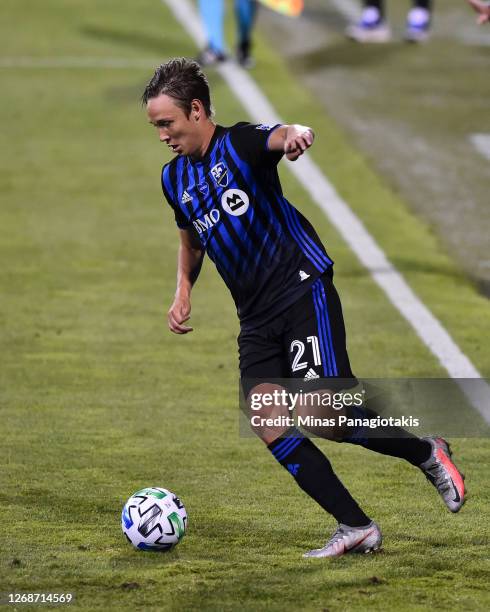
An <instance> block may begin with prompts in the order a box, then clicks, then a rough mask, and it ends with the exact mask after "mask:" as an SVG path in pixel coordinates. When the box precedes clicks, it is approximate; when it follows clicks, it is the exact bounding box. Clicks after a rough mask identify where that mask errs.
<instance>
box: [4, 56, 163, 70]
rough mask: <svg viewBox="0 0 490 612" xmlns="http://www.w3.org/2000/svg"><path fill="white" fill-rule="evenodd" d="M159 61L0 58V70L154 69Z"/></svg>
mask: <svg viewBox="0 0 490 612" xmlns="http://www.w3.org/2000/svg"><path fill="white" fill-rule="evenodd" d="M159 64H161V59H154V60H153V59H151V58H147V59H144V58H142V59H136V58H135V59H125V58H120V57H82V56H79V57H70V56H64V57H0V68H102V69H105V68H115V69H124V68H154V67H155V66H158V65H159Z"/></svg>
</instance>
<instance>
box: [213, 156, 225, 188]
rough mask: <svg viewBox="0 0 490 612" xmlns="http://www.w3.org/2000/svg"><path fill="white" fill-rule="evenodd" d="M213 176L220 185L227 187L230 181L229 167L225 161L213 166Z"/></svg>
mask: <svg viewBox="0 0 490 612" xmlns="http://www.w3.org/2000/svg"><path fill="white" fill-rule="evenodd" d="M211 176H212V177H213V179H214V181H215V183H216V184H217V185H219V187H227V186H228V181H229V173H228V168H227V167H226V165H225V164H224V163H223V162H219V163H217V164H216V166H213V167H212V168H211Z"/></svg>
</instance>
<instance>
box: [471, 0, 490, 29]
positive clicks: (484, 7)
mask: <svg viewBox="0 0 490 612" xmlns="http://www.w3.org/2000/svg"><path fill="white" fill-rule="evenodd" d="M467 2H468V4H470V5H471V6H472V7H473V8H474V9H475V11H476V12H477V13H478V19H477V21H478V23H479V24H480V25H481V24H482V23H490V4H488V3H487V2H481V1H480V0H467Z"/></svg>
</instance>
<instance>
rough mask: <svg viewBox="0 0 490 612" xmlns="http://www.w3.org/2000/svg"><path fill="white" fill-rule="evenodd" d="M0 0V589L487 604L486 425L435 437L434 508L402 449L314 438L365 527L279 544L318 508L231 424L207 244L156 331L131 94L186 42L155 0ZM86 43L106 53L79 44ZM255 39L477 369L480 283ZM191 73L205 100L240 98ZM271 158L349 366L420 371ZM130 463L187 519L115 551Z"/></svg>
mask: <svg viewBox="0 0 490 612" xmlns="http://www.w3.org/2000/svg"><path fill="white" fill-rule="evenodd" d="M0 15H1V19H0V24H1V26H0V28H1V34H2V52H1V53H2V56H3V59H2V63H1V64H0V65H1V66H2V67H0V78H1V81H2V98H1V102H0V108H1V116H2V125H3V128H2V130H3V138H2V147H1V150H0V156H1V170H0V172H1V174H0V190H1V194H2V205H1V209H0V233H1V242H0V254H1V261H2V266H1V268H0V288H1V289H0V290H1V296H2V297H1V307H0V322H1V328H0V339H1V345H2V361H1V364H2V367H1V368H0V402H1V404H0V410H1V427H2V432H1V433H2V453H1V459H0V461H1V463H2V466H1V472H0V473H1V489H0V495H1V497H0V504H1V508H2V515H3V521H2V525H1V541H2V551H3V552H2V553H1V558H0V591H1V592H4V593H5V592H11V591H35V592H39V591H45V592H47V591H51V592H68V591H69V592H73V593H74V594H75V604H74V606H75V607H76V608H79V609H86V610H94V609H114V610H117V609H123V608H128V609H145V610H146V609H154V610H170V609H176V608H180V609H183V610H196V609H203V610H237V609H241V610H251V611H252V610H265V609H267V610H284V609H286V608H290V609H293V610H295V609H299V608H301V609H304V610H317V611H321V610H331V611H336V610H345V609H347V610H351V609H365V608H370V609H377V610H386V609H400V610H425V609H429V608H431V609H452V610H463V609H465V610H485V609H488V608H489V607H490V595H489V593H488V581H489V577H490V567H489V558H488V542H489V537H490V529H489V526H488V525H489V510H488V509H489V501H490V500H489V498H490V495H489V485H490V482H489V477H488V468H487V465H486V461H487V457H488V446H489V445H488V440H487V439H483V438H474V439H463V438H459V439H455V440H453V447H454V449H455V451H456V453H457V458H458V462H459V464H460V465H461V468H462V469H463V471H464V472H465V473H466V474H467V479H468V486H469V490H470V495H471V497H470V499H469V502H468V504H467V505H466V506H465V508H464V509H463V511H462V512H461V513H460V514H458V515H455V516H453V515H450V514H449V513H448V512H447V511H446V510H445V509H444V507H443V505H442V503H441V502H440V500H439V499H438V498H437V497H436V494H435V493H434V491H433V490H432V488H431V487H430V486H429V485H428V484H426V483H425V481H424V479H423V477H422V476H421V474H419V473H417V472H416V471H415V470H413V469H412V468H410V467H408V466H406V465H405V464H402V463H401V462H399V461H396V460H390V459H388V458H385V457H381V456H377V455H376V456H375V455H372V454H368V453H367V452H366V451H363V450H362V449H357V448H352V447H346V446H344V445H342V446H340V445H333V444H330V445H329V444H328V443H324V444H321V443H320V445H321V447H322V448H323V449H325V451H326V452H327V454H328V456H329V457H330V458H331V460H332V463H333V464H334V466H335V468H336V470H337V471H338V473H339V475H340V476H341V477H342V479H343V480H344V481H345V483H346V484H347V485H348V486H349V488H350V489H351V490H352V492H353V494H354V495H355V496H356V497H357V498H358V499H359V500H360V501H361V502H362V503H363V506H364V507H365V509H366V511H367V512H368V513H370V514H372V515H373V516H374V517H375V518H376V520H378V521H379V522H380V524H381V525H382V528H383V531H384V535H385V544H384V551H383V552H382V553H381V554H378V555H376V556H374V557H370V558H357V557H345V558H342V559H340V560H337V561H334V562H314V561H313V560H310V561H307V560H304V559H302V557H301V554H302V553H303V552H304V551H305V550H307V549H308V548H310V547H312V546H317V545H320V544H321V543H322V541H323V540H324V539H325V538H326V537H327V536H328V535H329V534H330V532H331V531H332V530H333V528H334V522H333V520H330V519H329V518H328V517H325V515H324V513H323V512H322V511H321V510H320V509H319V508H317V507H316V506H315V505H314V504H313V502H310V500H308V499H307V498H306V497H305V496H304V495H303V494H302V493H301V492H300V491H298V490H297V488H296V487H295V485H294V483H293V482H292V481H291V478H290V476H289V475H288V474H287V473H286V472H285V471H284V470H281V469H280V468H279V467H278V466H277V465H276V464H275V462H274V460H273V459H272V458H271V456H270V455H269V453H268V452H266V451H265V450H264V449H263V448H262V447H261V444H260V443H259V442H258V441H257V440H254V439H246V438H240V437H239V435H238V408H237V393H238V385H237V380H238V371H237V358H236V335H237V333H238V325H237V321H236V315H235V313H234V307H233V304H232V301H231V298H230V297H229V295H228V293H227V290H226V288H225V287H223V286H222V283H221V280H220V279H219V277H218V275H217V274H216V272H215V271H214V269H213V268H212V265H211V264H210V262H206V264H205V266H204V269H203V273H202V278H200V279H199V282H198V285H197V287H196V291H195V296H194V301H193V317H192V323H193V326H194V327H195V331H194V333H193V334H190V335H188V336H185V337H176V336H172V335H171V334H170V333H168V331H167V329H166V322H165V312H166V309H167V307H168V305H169V303H170V301H171V297H172V295H173V291H174V282H175V281H174V276H175V255H176V231H175V227H174V224H173V220H172V215H171V213H170V211H169V209H168V208H167V207H165V206H163V204H162V196H161V193H160V186H159V170H160V166H161V163H162V161H163V160H165V159H166V155H167V153H166V152H165V151H164V150H163V149H162V146H161V145H160V143H159V142H158V139H157V137H156V134H155V133H154V131H153V128H151V127H150V126H148V125H147V123H146V118H145V115H144V112H143V110H142V109H141V108H140V106H139V96H140V94H141V90H142V87H143V86H144V84H145V82H146V81H147V80H148V78H149V77H150V76H151V74H152V66H154V64H155V63H157V62H158V61H160V60H161V59H165V58H167V57H170V56H175V55H194V54H195V48H194V47H193V45H192V43H191V42H190V41H189V40H188V39H187V38H186V36H185V35H184V33H183V32H182V30H181V29H180V28H179V26H178V25H177V24H176V23H175V21H174V20H173V17H172V16H171V14H170V13H169V12H168V10H167V9H166V8H165V6H164V5H162V3H160V2H159V1H158V0H139V1H138V3H136V2H121V1H118V2H116V0H105V2H103V3H100V2H95V0H69V1H67V2H62V1H61V0H44V2H43V3H39V2H38V1H36V0H4V1H3V2H2V5H1V7H0ZM63 58H64V59H65V60H66V63H67V67H65V68H63V67H60V65H59V64H60V59H61V60H63ZM67 58H68V59H67ZM70 58H72V59H70ZM7 59H8V61H7ZM101 59H103V60H104V61H105V62H108V61H113V63H119V65H120V67H118V68H107V67H106V68H104V67H103V66H99V67H97V64H98V63H100V60H101ZM257 59H258V66H257V68H256V69H255V71H254V73H253V74H254V77H255V78H256V79H257V81H258V82H259V84H260V85H261V86H262V87H263V89H264V91H265V92H266V93H267V95H268V96H269V98H270V99H271V101H272V102H273V104H274V105H275V106H276V107H277V109H278V111H279V112H280V114H281V115H282V116H283V117H284V118H285V120H286V121H291V122H292V121H299V122H304V123H311V124H313V125H314V127H315V131H316V133H317V143H316V144H315V149H314V150H313V151H312V155H313V157H314V158H315V160H316V161H318V162H319V163H320V164H321V166H322V167H324V168H325V169H326V171H327V172H328V176H329V177H330V178H331V180H332V181H333V182H334V184H335V186H336V188H337V189H338V190H339V192H340V193H341V194H342V196H343V197H344V198H345V199H346V200H347V201H348V202H349V204H350V205H351V206H352V207H353V208H354V210H355V211H356V212H357V213H358V214H359V215H360V216H361V218H362V219H363V221H364V222H365V224H366V225H367V227H368V229H369V230H370V231H371V232H372V233H373V234H374V235H375V237H376V238H377V240H378V241H379V242H380V244H381V245H382V246H383V248H384V249H385V251H386V252H387V254H388V255H389V257H390V259H391V260H392V261H393V262H394V263H395V265H396V266H397V267H398V268H399V269H400V270H401V271H402V272H403V274H404V275H405V277H406V278H407V280H408V281H409V283H410V284H411V286H412V287H413V288H414V289H415V290H416V292H417V294H418V295H419V296H420V297H421V298H422V299H423V300H424V302H425V303H426V304H427V305H428V306H429V307H430V308H431V310H432V311H433V312H434V313H435V314H436V316H438V317H439V319H440V320H441V321H442V322H443V324H444V325H445V326H446V327H447V329H448V330H449V331H450V333H451V334H452V336H453V337H454V339H455V340H456V341H457V342H458V344H459V345H460V347H461V348H462V350H463V351H465V352H466V354H467V355H468V356H469V357H470V358H471V359H472V361H473V363H474V364H475V366H476V367H477V368H478V369H479V371H480V372H482V374H483V375H484V376H487V377H488V376H490V353H489V351H488V343H489V340H490V338H489V330H490V312H489V308H488V301H487V300H486V299H485V298H483V297H482V296H481V295H479V294H478V292H477V291H476V289H475V288H474V286H473V285H472V284H471V283H470V282H469V281H467V280H466V279H465V277H464V276H463V274H462V273H461V272H459V271H458V267H457V265H456V264H455V262H454V261H452V260H451V259H450V257H449V256H448V255H447V254H446V252H445V250H444V248H443V247H442V246H441V245H440V243H439V242H438V240H437V239H436V238H435V237H434V235H433V234H432V232H431V231H430V230H429V229H428V228H427V226H426V225H425V224H424V223H422V222H421V221H420V220H419V219H417V218H416V217H414V216H412V215H411V213H410V212H409V211H408V209H407V207H406V206H405V203H404V202H403V201H402V200H401V199H400V197H399V196H398V195H397V194H396V193H394V192H393V190H391V189H390V188H389V187H387V186H386V185H385V184H384V182H383V180H382V179H381V178H380V177H379V176H378V175H377V174H376V173H375V172H374V171H373V169H372V168H371V166H370V164H369V163H368V162H367V161H366V159H365V158H364V157H363V156H362V155H361V154H359V152H358V151H357V150H356V149H355V148H353V146H352V144H351V143H350V141H349V140H348V139H346V138H345V136H344V134H343V133H342V131H341V130H340V129H339V128H338V127H337V125H336V124H335V122H334V121H333V120H332V119H331V118H330V117H329V116H328V115H326V114H325V111H324V109H323V108H322V106H321V105H320V104H319V103H318V102H317V101H316V100H315V99H314V98H313V97H312V96H311V94H309V93H308V92H307V91H305V90H302V89H301V88H299V87H297V86H296V83H295V81H294V78H293V77H292V76H291V74H290V73H289V72H288V70H287V67H286V66H285V64H284V62H283V60H281V58H280V57H279V56H278V55H277V54H276V53H275V51H274V50H273V49H272V48H271V47H270V46H268V45H267V43H266V41H264V39H259V40H258V44H257ZM40 60H43V61H44V63H42V62H40ZM36 62H37V63H36ZM77 62H78V64H79V65H85V66H89V67H83V66H81V67H78V68H75V67H73V66H74V65H75V64H76V63H77ZM16 64H17V67H15V65H16ZM19 64H23V66H24V67H20V66H19ZM138 64H140V66H141V67H138ZM8 66H10V67H8ZM12 66H14V67H12ZM29 66H31V67H29ZM42 66H44V67H42ZM50 66H51V67H50ZM90 66H91V67H90ZM121 66H127V67H126V68H124V67H121ZM271 73H273V74H274V79H271V78H270V74H271ZM210 79H211V81H212V85H213V88H214V94H215V95H214V97H215V106H216V107H217V109H218V115H217V119H218V120H219V122H220V123H223V124H230V123H234V122H235V121H237V120H239V119H242V118H245V117H244V115H243V112H242V110H241V107H240V104H239V101H237V100H235V99H234V98H232V97H231V96H230V94H229V92H228V91H227V89H226V87H225V85H224V84H223V83H222V82H221V81H220V80H219V78H218V77H217V75H215V74H213V73H210ZM285 91H287V92H288V94H287V95H284V92H285ZM283 179H284V181H283V182H284V188H285V192H286V194H288V195H289V196H290V199H291V200H292V201H293V202H297V203H298V205H299V208H301V210H302V211H303V212H305V214H306V215H307V216H308V217H309V218H310V219H311V220H312V222H313V223H314V225H315V226H316V227H317V228H318V231H319V233H320V235H321V236H322V239H323V240H324V242H325V243H326V244H327V246H328V250H329V252H330V253H331V254H332V255H333V256H334V259H335V260H336V262H337V263H336V278H337V279H338V280H337V285H338V287H339V290H340V292H341V295H342V298H343V304H344V309H345V315H346V319H347V327H348V334H349V348H350V353H351V356H352V362H353V365H354V369H355V371H356V372H357V373H359V375H361V376H365V377H368V376H376V377H397V376H419V377H424V376H426V377H436V376H444V370H443V369H442V367H441V366H440V365H439V364H438V363H437V362H436V360H435V358H434V357H433V356H432V355H431V353H429V351H428V350H427V349H426V348H425V347H424V346H423V345H422V343H421V342H420V341H419V340H418V338H417V336H416V335H415V334H414V333H413V331H412V330H411V329H410V328H409V326H408V324H407V323H406V322H405V321H404V320H403V319H402V318H401V316H400V315H399V314H398V313H397V312H396V311H395V310H394V309H393V307H392V306H391V305H390V304H389V302H388V301H387V299H386V297H385V296H384V295H383V294H382V293H381V291H380V290H379V289H378V288H377V286H375V285H374V283H373V282H372V280H371V279H370V278H369V276H368V275H367V273H366V272H365V270H364V269H363V268H362V267H361V265H360V264H359V262H358V261H357V260H356V259H355V257H354V256H353V254H352V253H351V252H350V251H349V250H348V248H347V246H346V245H345V244H344V243H343V242H342V240H341V239H340V238H339V236H338V235H337V234H336V233H335V231H334V230H333V228H332V226H331V225H330V224H329V223H328V222H327V220H326V219H325V217H324V216H323V215H322V213H321V212H320V211H319V210H318V209H317V208H315V207H314V205H313V204H312V202H310V201H309V199H308V197H307V196H306V194H305V193H304V192H303V191H302V189H301V187H300V186H299V185H298V184H297V183H296V182H295V181H294V180H293V179H292V177H291V176H290V175H289V174H288V173H287V171H284V172H283ZM468 418H476V416H475V417H473V415H472V414H471V413H470V412H468ZM145 485H161V486H165V487H167V488H169V489H171V490H174V491H175V492H177V493H178V494H179V496H180V497H181V498H182V500H183V501H184V503H185V504H186V507H187V510H188V513H189V516H190V530H189V533H188V535H187V536H186V538H185V539H184V540H183V542H182V544H180V545H179V547H178V548H177V549H175V550H174V551H172V552H171V553H168V554H165V555H154V554H143V553H138V552H136V551H133V550H132V549H131V548H130V547H129V546H128V544H127V543H126V542H125V540H124V539H123V536H122V534H121V530H120V525H119V522H120V511H121V508H122V505H123V503H124V501H125V500H126V498H127V497H128V496H129V495H130V494H131V493H132V492H133V491H135V490H137V489H139V488H141V487H142V486H145Z"/></svg>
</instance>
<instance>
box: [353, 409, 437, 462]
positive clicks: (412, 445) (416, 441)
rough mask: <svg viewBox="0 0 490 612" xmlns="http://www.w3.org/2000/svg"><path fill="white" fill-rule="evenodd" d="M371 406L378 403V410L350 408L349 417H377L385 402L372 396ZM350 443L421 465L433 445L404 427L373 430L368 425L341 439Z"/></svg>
mask: <svg viewBox="0 0 490 612" xmlns="http://www.w3.org/2000/svg"><path fill="white" fill-rule="evenodd" d="M367 403H368V405H369V406H370V407H375V408H376V406H377V404H378V410H376V411H375V410H371V409H370V408H364V407H359V408H350V409H349V410H348V414H347V416H348V417H349V418H368V419H376V417H377V416H378V415H379V414H380V413H381V414H382V413H383V412H384V408H383V402H382V400H381V399H379V398H376V397H375V398H370V399H368V401H367ZM341 441H342V442H348V443H350V444H357V445H359V446H362V447H363V448H367V449H369V450H372V451H374V452H376V453H380V454H381V455H389V456H390V457H399V458H400V459H405V460H406V461H408V462H409V463H411V464H412V465H415V466H419V465H420V464H421V463H423V462H424V461H427V459H428V458H429V457H430V454H431V452H432V446H431V445H430V443H429V442H427V441H426V440H421V439H420V438H418V437H417V436H414V435H413V434H411V433H410V432H409V431H407V430H406V429H403V428H402V427H394V426H387V427H381V426H380V427H377V428H376V429H375V430H371V429H369V428H368V427H359V428H355V430H354V431H352V432H350V433H349V435H348V436H347V437H346V438H344V439H343V440H341Z"/></svg>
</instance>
